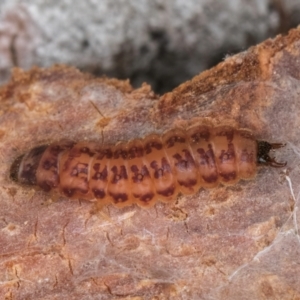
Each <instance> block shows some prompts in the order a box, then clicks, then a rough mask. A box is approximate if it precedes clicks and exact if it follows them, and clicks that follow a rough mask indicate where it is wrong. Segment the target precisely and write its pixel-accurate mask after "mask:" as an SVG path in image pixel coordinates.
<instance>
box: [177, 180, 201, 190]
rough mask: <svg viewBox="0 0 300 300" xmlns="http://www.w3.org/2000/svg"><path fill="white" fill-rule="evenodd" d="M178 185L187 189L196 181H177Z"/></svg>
mask: <svg viewBox="0 0 300 300" xmlns="http://www.w3.org/2000/svg"><path fill="white" fill-rule="evenodd" d="M178 183H179V185H182V186H185V187H187V188H189V187H192V186H194V185H196V184H197V180H196V179H186V180H178Z"/></svg>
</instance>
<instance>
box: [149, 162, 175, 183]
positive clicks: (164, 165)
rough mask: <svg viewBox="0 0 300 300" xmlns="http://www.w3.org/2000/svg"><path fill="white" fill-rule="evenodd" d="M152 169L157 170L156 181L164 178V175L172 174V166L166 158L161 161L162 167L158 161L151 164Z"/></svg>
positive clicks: (155, 173)
mask: <svg viewBox="0 0 300 300" xmlns="http://www.w3.org/2000/svg"><path fill="white" fill-rule="evenodd" d="M150 167H151V168H152V169H154V170H155V171H154V177H155V178H156V179H158V178H161V177H162V176H164V173H171V166H170V164H169V162H168V161H167V159H166V158H165V157H163V158H162V159H161V167H160V166H159V165H158V163H157V161H156V160H153V161H152V162H151V163H150Z"/></svg>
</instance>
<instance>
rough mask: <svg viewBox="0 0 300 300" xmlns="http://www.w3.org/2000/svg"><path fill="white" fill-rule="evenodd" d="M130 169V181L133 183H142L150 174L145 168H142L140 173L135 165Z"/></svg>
mask: <svg viewBox="0 0 300 300" xmlns="http://www.w3.org/2000/svg"><path fill="white" fill-rule="evenodd" d="M130 169H131V171H132V173H133V174H134V175H133V176H132V181H133V182H134V183H138V182H142V181H143V180H144V178H145V177H150V173H149V171H148V169H147V167H146V166H142V168H141V171H140V170H139V168H138V167H137V166H136V165H132V166H131V168H130Z"/></svg>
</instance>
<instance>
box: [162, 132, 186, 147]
mask: <svg viewBox="0 0 300 300" xmlns="http://www.w3.org/2000/svg"><path fill="white" fill-rule="evenodd" d="M176 143H181V144H182V143H185V138H183V137H181V136H178V135H174V136H172V137H170V138H169V139H168V140H167V141H166V145H167V148H171V147H173V146H174V145H175V144H176Z"/></svg>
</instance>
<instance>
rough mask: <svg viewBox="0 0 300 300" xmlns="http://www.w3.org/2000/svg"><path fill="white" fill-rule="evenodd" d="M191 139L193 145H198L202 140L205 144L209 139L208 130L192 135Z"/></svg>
mask: <svg viewBox="0 0 300 300" xmlns="http://www.w3.org/2000/svg"><path fill="white" fill-rule="evenodd" d="M191 137H192V140H193V142H194V143H198V142H199V141H201V140H204V141H206V142H207V141H208V140H209V138H210V133H209V131H208V130H204V131H200V132H197V133H195V134H193V135H192V136H191Z"/></svg>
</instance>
